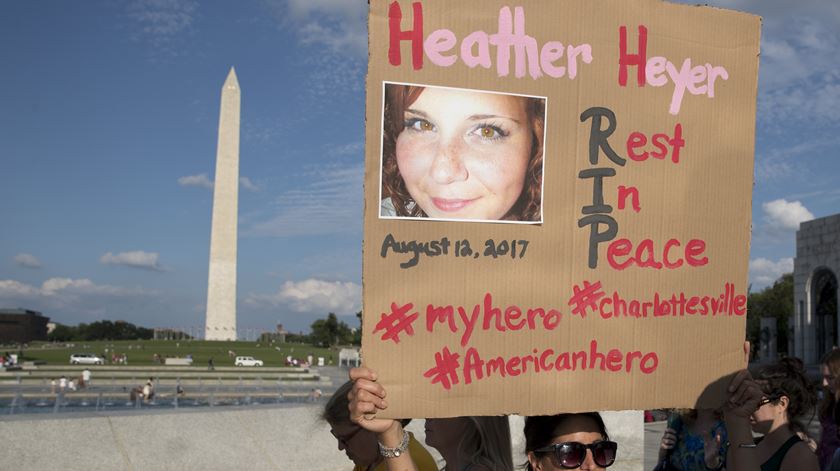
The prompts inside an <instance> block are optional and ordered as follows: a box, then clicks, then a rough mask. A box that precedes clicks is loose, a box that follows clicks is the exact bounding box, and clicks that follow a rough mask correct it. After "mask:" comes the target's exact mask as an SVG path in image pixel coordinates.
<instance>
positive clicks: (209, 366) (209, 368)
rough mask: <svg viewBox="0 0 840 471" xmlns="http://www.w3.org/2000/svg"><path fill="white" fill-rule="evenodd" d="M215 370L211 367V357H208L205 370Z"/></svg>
mask: <svg viewBox="0 0 840 471" xmlns="http://www.w3.org/2000/svg"><path fill="white" fill-rule="evenodd" d="M215 369H216V367H215V366H213V357H210V359H209V360H207V370H208V371H213V370H215Z"/></svg>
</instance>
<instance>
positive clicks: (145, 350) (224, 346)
mask: <svg viewBox="0 0 840 471" xmlns="http://www.w3.org/2000/svg"><path fill="white" fill-rule="evenodd" d="M69 344H70V346H68V345H67V343H46V342H34V343H33V344H32V345H30V346H29V348H27V349H25V350H24V351H23V356H24V360H25V361H44V362H47V363H48V364H53V365H68V364H69V363H70V355H71V354H72V353H96V354H98V355H101V356H103V357H105V359H106V360H107V362H108V364H109V363H110V361H111V354H112V353H113V352H116V353H117V354H124V355H126V356H127V359H128V365H129V366H131V365H154V364H155V363H154V355H155V353H157V354H158V355H160V357H161V358H165V357H167V356H170V357H186V356H187V355H192V358H193V366H207V361H208V360H209V359H210V357H213V362H214V364H215V366H233V360H234V359H233V358H232V357H229V355H228V351H229V350H230V351H233V352H235V353H236V355H239V356H243V355H245V356H252V357H254V358H257V359H259V360H262V361H263V362H265V366H271V367H278V366H285V364H286V356H287V355H291V356H292V357H293V358H297V359H299V360H306V357H307V355H312V356H313V358H314V363H316V364H317V361H318V360H317V359H318V357H319V356H320V357H324V361H325V364H327V365H330V364H333V365H335V364H337V363H338V351H339V349H338V348H332V349H327V348H317V347H313V346H311V345H304V344H290V343H282V344H258V343H257V342H218V341H213V342H209V341H203V340H180V341H175V340H132V341H128V340H125V341H100V342H69ZM105 349H108V353H107V354H106V353H105ZM9 353H17V351H16V350H9Z"/></svg>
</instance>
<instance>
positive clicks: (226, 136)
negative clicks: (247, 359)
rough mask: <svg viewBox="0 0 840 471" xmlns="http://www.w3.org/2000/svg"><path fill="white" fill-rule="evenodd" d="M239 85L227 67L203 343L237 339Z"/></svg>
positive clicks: (222, 105) (220, 117) (220, 126)
mask: <svg viewBox="0 0 840 471" xmlns="http://www.w3.org/2000/svg"><path fill="white" fill-rule="evenodd" d="M239 94H240V92H239V82H238V81H237V80H236V71H234V70H233V67H231V68H230V72H229V73H228V76H227V79H225V84H224V85H222V104H221V109H220V111H219V143H218V147H217V148H216V182H215V185H214V188H213V223H212V229H211V232H210V273H209V276H208V280H207V320H206V325H205V328H204V338H205V339H206V340H236V236H237V234H236V232H237V231H236V225H237V211H238V209H237V208H238V205H239Z"/></svg>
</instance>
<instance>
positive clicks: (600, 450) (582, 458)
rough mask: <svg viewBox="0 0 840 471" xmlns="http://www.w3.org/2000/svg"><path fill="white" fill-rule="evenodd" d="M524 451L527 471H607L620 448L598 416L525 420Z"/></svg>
mask: <svg viewBox="0 0 840 471" xmlns="http://www.w3.org/2000/svg"><path fill="white" fill-rule="evenodd" d="M525 451H526V452H527V454H528V463H526V465H525V468H526V470H528V471H554V470H561V469H562V470H565V469H582V470H604V469H606V468H607V467H609V466H610V465H612V464H613V463H614V462H615V457H616V452H617V451H618V444H617V443H616V442H612V441H610V437H609V436H608V435H607V427H606V426H605V425H604V420H603V419H602V418H601V415H600V414H598V413H597V412H587V413H581V414H559V415H552V416H534V417H528V418H526V419H525Z"/></svg>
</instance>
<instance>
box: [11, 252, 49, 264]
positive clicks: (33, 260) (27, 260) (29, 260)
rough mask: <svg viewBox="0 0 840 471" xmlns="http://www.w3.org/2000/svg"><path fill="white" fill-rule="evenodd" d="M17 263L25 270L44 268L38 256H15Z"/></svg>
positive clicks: (20, 254)
mask: <svg viewBox="0 0 840 471" xmlns="http://www.w3.org/2000/svg"><path fill="white" fill-rule="evenodd" d="M15 263H16V264H17V266H19V267H23V268H41V267H42V266H43V264H42V263H41V261H40V260H38V258H37V257H36V256H34V255H32V254H29V253H23V252H21V253H19V254H17V255H15Z"/></svg>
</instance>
